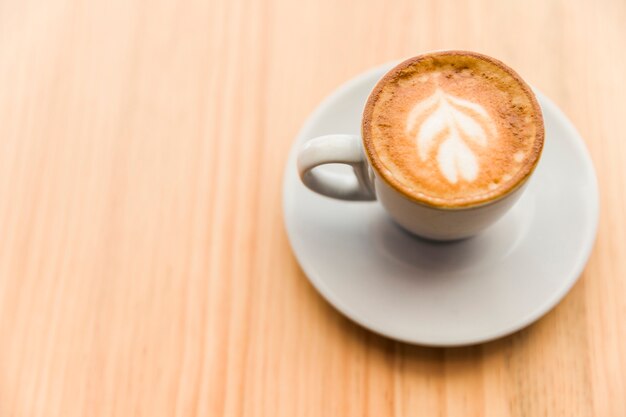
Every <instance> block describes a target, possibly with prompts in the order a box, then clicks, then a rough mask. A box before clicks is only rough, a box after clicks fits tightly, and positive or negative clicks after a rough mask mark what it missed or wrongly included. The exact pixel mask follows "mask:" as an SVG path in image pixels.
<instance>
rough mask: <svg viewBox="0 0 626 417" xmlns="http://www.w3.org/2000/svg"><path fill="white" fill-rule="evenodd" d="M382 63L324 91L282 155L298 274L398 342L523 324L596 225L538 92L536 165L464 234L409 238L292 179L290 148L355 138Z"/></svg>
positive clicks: (551, 299)
mask: <svg viewBox="0 0 626 417" xmlns="http://www.w3.org/2000/svg"><path fill="white" fill-rule="evenodd" d="M391 66H392V64H388V65H385V66H383V67H380V68H376V69H373V70H371V71H369V72H366V73H364V74H362V75H360V76H358V77H356V78H354V79H353V80H351V81H349V82H348V83H346V84H345V85H343V86H342V87H340V88H339V89H338V90H337V91H335V92H334V93H333V94H332V95H331V96H330V97H328V98H327V99H326V100H325V101H324V102H323V103H322V104H321V105H320V106H319V107H318V108H317V110H315V112H314V113H313V114H312V115H311V116H310V118H309V120H308V121H307V123H306V124H305V126H304V128H303V129H302V131H301V132H300V134H299V136H298V138H297V140H296V143H295V144H294V146H293V149H292V150H291V154H290V157H289V162H288V163H287V168H286V173H285V180H284V188H283V198H284V200H283V205H284V215H285V224H286V227H287V233H288V235H289V239H290V241H291V245H292V247H293V250H294V252H295V255H296V257H297V259H298V261H299V262H300V265H301V266H302V269H303V270H304V272H305V274H306V275H307V276H308V278H309V280H310V281H311V283H312V284H313V286H315V288H317V290H318V291H319V292H320V294H322V296H323V297H324V298H326V299H327V300H328V301H329V302H330V303H331V304H332V305H333V306H334V307H335V308H337V309H338V310H339V311H341V312H342V313H343V314H345V315H346V316H347V317H349V318H350V319H352V320H354V321H355V322H357V323H359V324H361V325H362V326H364V327H366V328H368V329H370V330H372V331H374V332H376V333H379V334H382V335H385V336H388V337H391V338H394V339H398V340H402V341H405V342H409V343H416V344H421V345H430V346H457V345H466V344H473V343H480V342H485V341H488V340H491V339H495V338H498V337H501V336H504V335H507V334H509V333H512V332H514V331H516V330H519V329H521V328H523V327H525V326H527V325H529V324H530V323H532V322H534V321H535V320H537V319H538V318H539V317H541V316H542V315H544V314H545V313H546V312H548V311H549V310H550V309H551V308H552V307H554V306H555V305H556V304H557V303H558V302H559V301H560V300H561V298H563V296H564V295H565V294H566V293H567V292H568V291H569V289H570V288H571V287H572V286H573V285H574V283H575V282H576V280H577V279H578V276H579V275H580V274H581V273H582V270H583V268H584V266H585V263H586V262H587V258H588V257H589V254H590V252H591V249H592V246H593V243H594V240H595V235H596V227H597V222H598V189H597V184H596V175H595V172H594V169H593V165H592V163H591V159H590V158H589V155H588V153H587V150H586V148H585V145H584V143H583V140H582V139H581V137H580V136H579V134H578V133H577V132H576V130H575V128H574V127H573V126H572V124H571V123H570V121H569V120H568V119H567V118H566V117H565V116H564V115H563V113H561V111H560V110H559V109H558V108H557V107H556V105H554V104H553V103H552V102H551V101H550V100H548V99H547V98H546V97H544V96H543V95H542V94H539V93H537V96H538V98H539V102H540V104H541V107H542V109H543V112H544V118H545V127H546V143H545V149H544V152H543V156H542V159H541V161H540V163H539V166H538V167H537V170H536V172H535V174H534V176H533V177H532V178H531V180H530V181H531V182H530V183H529V186H528V188H527V189H526V191H525V193H524V195H523V196H522V198H521V199H520V200H519V202H518V203H517V204H516V206H515V207H513V208H512V209H511V211H510V212H509V213H507V214H506V215H505V216H504V217H503V218H502V219H501V220H500V221H499V222H498V223H496V224H495V225H494V226H492V227H491V228H489V229H488V230H487V231H485V232H484V233H483V234H481V235H479V236H477V237H475V238H471V239H468V240H465V241H460V242H455V243H447V244H445V243H444V244H442V243H433V242H428V241H424V240H420V239H417V238H414V237H412V236H410V235H409V234H407V233H405V232H404V231H403V230H401V229H400V228H398V227H397V226H396V225H395V224H393V223H392V222H391V221H390V220H389V219H388V218H387V216H386V215H385V213H384V211H383V209H382V208H381V206H380V205H379V204H378V203H375V202H373V203H372V202H370V203H364V202H343V201H338V200H333V199H330V198H327V197H323V196H321V195H318V194H315V193H314V192H312V191H309V190H308V189H307V188H305V187H304V185H302V183H301V182H300V180H299V178H298V175H297V172H296V166H295V159H296V151H297V149H298V148H299V147H300V146H301V145H302V144H303V143H304V142H305V141H306V140H307V139H310V138H313V137H315V136H319V135H324V134H329V133H358V132H359V130H360V118H361V110H362V108H363V104H364V103H365V100H366V98H367V96H368V94H369V92H370V90H371V89H372V88H373V87H374V84H375V83H376V82H377V81H378V79H379V78H380V77H381V76H382V75H383V74H384V73H385V72H386V71H387V70H389V69H390V68H391Z"/></svg>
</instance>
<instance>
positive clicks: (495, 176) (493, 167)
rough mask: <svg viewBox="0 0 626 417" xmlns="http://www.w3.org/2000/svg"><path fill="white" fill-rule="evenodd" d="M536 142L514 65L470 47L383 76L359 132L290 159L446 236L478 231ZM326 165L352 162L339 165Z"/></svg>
mask: <svg viewBox="0 0 626 417" xmlns="http://www.w3.org/2000/svg"><path fill="white" fill-rule="evenodd" d="M543 144H544V126H543V117H542V114H541V109H540V107H539V104H538V102H537V99H536V97H535V95H534V93H533V92H532V90H531V88H530V87H529V86H528V85H527V84H526V82H524V80H523V79H522V78H521V77H520V76H519V75H518V74H517V73H516V72H515V71H514V70H513V69H511V68H509V67H508V66H507V65H505V64H504V63H502V62H500V61H498V60H496V59H494V58H492V57H489V56H486V55H483V54H478V53H475V52H469V51H437V52H430V53H426V54H422V55H419V56H416V57H413V58H410V59H408V60H406V61H404V62H402V63H400V64H398V65H397V66H395V67H394V68H393V69H391V70H390V71H389V72H387V73H386V74H385V75H384V76H383V77H382V78H381V80H380V81H379V82H378V83H377V84H376V86H375V87H374V89H373V90H372V92H371V93H370V95H369V98H368V100H367V102H366V104H365V108H364V110H363V118H362V122H361V135H346V134H332V135H325V136H321V137H317V138H313V139H311V140H309V141H307V142H306V143H305V144H304V146H303V147H302V148H301V149H300V151H299V153H298V161H297V166H298V171H299V175H300V178H301V179H302V182H303V183H304V185H305V186H307V187H308V188H309V189H311V190H313V191H315V192H317V193H319V194H322V195H324V196H327V197H331V198H336V199H340V200H349V201H373V200H377V201H379V202H380V203H381V204H382V206H383V207H384V208H385V210H386V211H387V213H388V214H389V216H390V217H391V218H392V219H393V220H394V221H395V222H396V223H397V224H398V225H400V226H401V227H403V228H404V229H406V230H407V231H409V232H411V233H413V234H415V235H418V236H421V237H424V238H427V239H433V240H441V241H448V240H456V239H463V238H467V237H470V236H473V235H475V234H477V233H480V232H481V231H482V230H484V229H485V228H487V227H488V226H490V225H491V224H493V223H494V222H495V221H496V220H498V219H499V218H500V217H501V216H502V215H503V214H504V213H506V212H507V210H509V209H510V208H511V207H512V206H513V204H514V203H515V202H516V201H517V199H518V198H519V197H520V195H521V194H522V192H523V190H524V188H525V186H526V184H527V183H528V179H529V178H530V177H531V175H532V173H533V171H534V169H535V167H536V166H537V163H538V161H539V159H540V156H541V152H542V149H543ZM326 164H345V165H348V166H350V167H351V168H352V170H351V171H350V173H344V174H338V173H336V172H331V171H328V170H325V169H324V168H322V167H321V166H322V165H326Z"/></svg>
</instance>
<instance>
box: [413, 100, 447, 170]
mask: <svg viewBox="0 0 626 417" xmlns="http://www.w3.org/2000/svg"><path fill="white" fill-rule="evenodd" d="M446 129H448V124H447V123H446V115H445V108H443V107H441V106H439V108H438V109H437V110H435V111H434V112H433V114H432V115H431V116H430V117H428V118H427V119H426V120H425V121H424V123H422V125H421V126H420V128H419V131H418V132H417V149H418V151H419V154H420V158H422V160H424V159H426V158H427V157H428V154H429V153H430V151H431V148H432V146H433V145H434V144H435V138H436V137H437V136H438V135H440V134H441V133H443V132H444V131H445V130H446Z"/></svg>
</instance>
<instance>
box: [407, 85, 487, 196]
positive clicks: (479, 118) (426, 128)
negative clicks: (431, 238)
mask: <svg viewBox="0 0 626 417" xmlns="http://www.w3.org/2000/svg"><path fill="white" fill-rule="evenodd" d="M416 130H417V133H415V131H416ZM406 132H407V134H409V135H411V134H413V135H415V139H416V145H417V149H418V152H419V155H420V157H421V159H422V161H425V160H426V159H427V158H428V156H429V155H430V152H431V151H432V149H433V147H435V146H436V147H437V150H436V152H437V163H438V167H439V170H440V171H441V173H442V174H443V175H444V177H445V178H446V179H447V180H448V181H449V182H450V183H452V184H456V183H457V181H458V180H459V177H461V178H462V179H464V180H466V181H474V180H475V179H476V178H477V176H478V170H479V163H478V160H477V158H476V155H475V154H474V151H473V150H472V149H471V148H470V147H469V146H468V145H467V143H466V141H469V142H472V143H474V144H476V145H479V146H486V145H487V144H488V143H489V141H490V140H494V139H495V138H496V132H497V129H496V127H495V124H494V123H493V120H491V117H490V116H489V114H487V112H486V111H485V109H484V108H483V107H482V106H481V105H479V104H476V103H472V102H471V101H468V100H464V99H461V98H459V97H454V96H452V95H449V94H447V93H445V92H444V91H443V90H442V89H441V88H439V87H438V88H437V89H436V90H435V93H434V94H433V95H431V96H430V97H429V98H427V99H426V100H424V101H422V102H419V103H417V104H416V105H415V107H413V109H412V110H411V112H410V113H409V115H408V117H407V122H406ZM438 139H439V140H438Z"/></svg>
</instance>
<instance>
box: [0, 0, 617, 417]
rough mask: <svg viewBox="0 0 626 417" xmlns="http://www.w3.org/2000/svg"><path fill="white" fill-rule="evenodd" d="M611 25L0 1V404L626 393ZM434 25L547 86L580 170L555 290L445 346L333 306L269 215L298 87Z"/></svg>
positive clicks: (581, 15) (575, 17)
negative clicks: (375, 326)
mask: <svg viewBox="0 0 626 417" xmlns="http://www.w3.org/2000/svg"><path fill="white" fill-rule="evenodd" d="M624 22H626V3H624V2H623V1H621V0H603V1H598V2H584V1H570V2H565V1H557V0H549V1H543V0H528V1H524V2H508V1H506V2H505V1H498V0H472V1H470V0H464V1H452V0H444V1H435V0H418V1H413V0H398V1H396V2H393V3H389V2H382V1H376V0H362V1H358V2H356V1H352V2H349V1H342V2H337V1H334V0H315V1H314V0H311V1H303V2H295V1H291V0H233V1H228V0H210V1H208V2H207V1H200V0H197V1H194V0H156V1H128V0H107V1H104V0H47V1H45V2H39V1H35V0H20V1H0V230H1V231H2V238H1V239H0V417H5V416H16V417H25V416H41V417H44V416H45V417H72V416H93V417H98V416H120V417H121V416H124V417H127V416H149V417H157V416H228V417H231V416H246V417H255V416H272V417H277V416H299V417H306V416H377V417H380V416H493V417H507V416H511V417H522V416H533V417H534V416H570V417H571V416H616V417H617V416H626V401H624V397H625V395H626V324H625V323H626V322H625V320H626V319H625V317H626V256H625V255H626V194H625V192H624V190H626V175H625V174H626V170H625V168H624V167H625V166H626V142H625V141H624V127H623V125H622V123H623V122H624V118H625V113H624V111H625V109H626V107H625V105H624V98H625V97H626V82H625V77H624V74H626V50H625V49H624V39H626V25H624ZM438 48H464V49H472V50H477V51H480V52H484V53H487V54H490V55H493V56H495V57H498V58H500V59H502V60H503V61H505V62H507V63H508V64H510V65H511V66H512V67H514V68H516V69H518V70H519V72H520V73H521V74H523V75H524V77H525V78H526V79H527V80H528V81H529V82H531V83H532V84H534V85H536V86H537V87H538V88H540V89H541V90H542V91H544V92H545V93H546V94H547V95H548V96H550V97H551V98H553V99H554V100H555V101H556V102H557V103H558V104H559V105H560V106H561V107H562V108H563V110H564V111H565V112H566V113H567V114H568V115H569V117H570V118H571V119H572V120H573V121H574V123H575V124H576V125H577V127H578V128H579V130H580V132H581V134H582V136H583V137H584V138H585V140H586V143H587V146H588V147H589V150H590V152H591V155H592V158H593V160H594V163H595V165H596V168H597V171H598V177H599V183H600V191H601V221H600V228H599V234H598V239H597V243H596V246H595V249H594V252H593V255H592V257H591V260H590V261H589V264H588V266H587V268H586V270H585V272H584V274H583V276H582V277H581V280H580V281H579V282H578V284H577V285H576V286H575V287H574V289H573V290H572V292H571V293H570V294H569V295H568V296H567V297H566V298H565V300H564V301H563V302H562V303H561V304H560V305H559V306H558V307H557V308H556V309H555V310H553V311H552V312H551V313H549V314H548V315H547V316H546V317H545V318H543V319H542V320H540V321H539V322H538V323H536V324H535V325H533V326H531V327H529V328H527V329H525V330H523V331H521V332H519V333H517V334H515V335H513V336H510V337H507V338H505V339H502V340H498V341H495V342H492V343H488V344H485V345H481V346H474V347H469V348H457V349H431V348H421V347H415V346H409V345H404V344H401V343H396V342H393V341H390V340H387V339H383V338H381V337H378V336H376V335H373V334H371V333H369V332H367V331H365V330H363V329H361V328H359V327H358V326H356V325H354V324H352V323H351V322H349V321H348V320H347V319H345V318H343V317H342V316H341V315H339V314H338V313H337V312H335V311H334V310H333V309H332V308H331V307H330V306H329V305H328V304H327V303H326V302H325V301H324V300H323V299H322V298H321V297H320V296H318V295H317V293H316V292H315V291H314V290H313V288H312V287H311V286H310V285H309V284H308V282H307V280H306V279H305V277H304V275H303V273H302V271H301V270H300V269H299V267H298V265H297V263H296V261H295V260H294V257H293V255H292V253H291V250H290V248H289V245H288V242H287V239H286V235H285V231H284V229H283V223H282V217H281V178H282V174H283V167H284V164H285V161H286V157H287V153H288V151H289V148H290V145H291V143H292V141H293V139H294V136H295V135H296V133H297V131H298V129H299V127H300V126H301V124H302V122H303V120H304V119H305V118H306V116H307V114H308V113H309V112H310V111H311V110H312V109H313V108H314V107H315V106H316V104H317V103H318V102H319V101H320V100H321V99H322V98H323V97H324V96H326V95H327V94H328V93H330V92H331V91H332V90H333V89H334V88H335V87H336V86H337V85H338V84H340V83H341V82H343V81H344V80H346V79H347V78H349V77H351V76H353V75H355V74H357V73H359V72H361V71H363V70H365V69H367V68H369V67H371V66H374V65H378V64H381V63H384V62H386V61H389V60H393V59H399V58H403V57H407V56H411V55H415V54H417V53H419V52H421V51H425V50H430V49H438ZM572 227H576V225H572ZM547 262H549V260H547Z"/></svg>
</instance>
